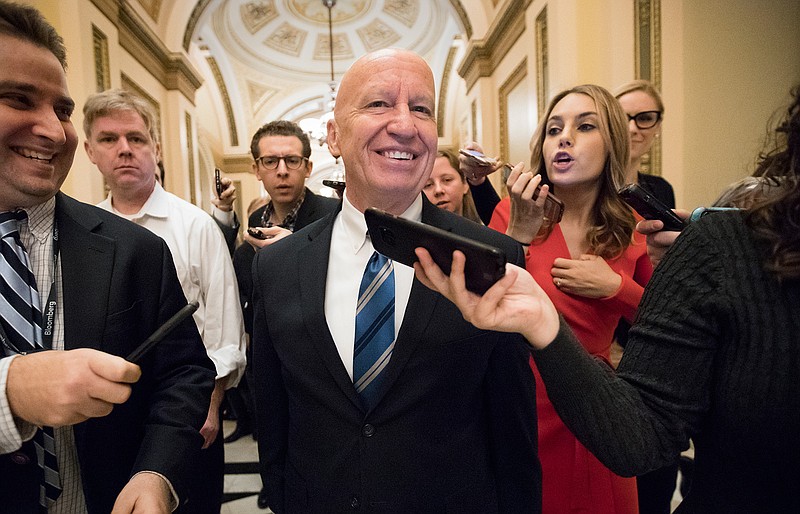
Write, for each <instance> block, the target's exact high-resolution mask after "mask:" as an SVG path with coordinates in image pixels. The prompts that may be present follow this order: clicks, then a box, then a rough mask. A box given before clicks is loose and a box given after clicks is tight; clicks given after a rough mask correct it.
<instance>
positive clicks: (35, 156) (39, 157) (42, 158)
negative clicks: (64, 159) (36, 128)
mask: <svg viewBox="0 0 800 514" xmlns="http://www.w3.org/2000/svg"><path fill="white" fill-rule="evenodd" d="M13 150H14V152H16V153H17V154H19V155H21V156H22V157H25V158H26V159H31V160H33V161H37V162H42V163H45V164H50V163H51V162H52V161H53V157H55V155H50V156H49V157H48V156H47V155H45V154H43V153H41V152H34V151H33V150H27V149H25V148H20V147H16V148H13Z"/></svg>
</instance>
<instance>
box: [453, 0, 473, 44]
mask: <svg viewBox="0 0 800 514" xmlns="http://www.w3.org/2000/svg"><path fill="white" fill-rule="evenodd" d="M450 5H452V6H453V10H454V11H455V13H456V16H457V17H458V21H459V22H460V25H461V28H462V29H464V35H465V36H466V38H467V40H470V39H472V22H471V21H470V19H469V14H467V10H466V9H464V5H463V2H462V1H461V0H450Z"/></svg>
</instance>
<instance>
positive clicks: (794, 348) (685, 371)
mask: <svg viewBox="0 0 800 514" xmlns="http://www.w3.org/2000/svg"><path fill="white" fill-rule="evenodd" d="M775 134H776V141H777V143H778V144H777V145H776V147H775V149H774V150H772V151H768V152H766V153H765V154H763V155H762V156H761V158H760V162H759V165H758V169H757V171H756V175H757V176H763V177H765V180H772V178H773V177H775V183H776V187H780V188H782V191H781V192H780V193H779V194H776V195H770V196H769V197H767V198H764V199H762V200H761V201H759V202H757V203H756V204H755V205H754V206H752V207H751V208H749V209H748V210H747V211H728V212H720V213H715V214H711V215H708V216H705V217H703V218H701V219H700V220H699V221H697V222H695V223H693V224H692V225H691V226H689V227H688V228H687V229H685V230H684V231H683V233H682V234H681V236H680V237H679V238H678V239H677V240H676V242H675V244H674V246H673V247H672V248H671V250H670V251H669V252H668V253H667V255H666V257H665V258H664V260H663V261H662V262H661V264H660V265H659V266H658V267H657V268H656V271H655V274H654V275H653V278H652V279H651V281H650V283H649V284H648V286H647V290H646V291H645V296H644V298H643V299H642V303H641V305H640V307H639V318H638V319H637V322H636V324H635V325H634V327H633V329H632V330H631V333H630V341H629V343H628V347H627V348H626V350H625V354H624V356H623V359H622V362H621V363H620V366H619V368H618V370H617V372H616V373H614V372H613V371H612V370H611V369H609V368H608V367H607V366H605V365H604V364H602V363H600V362H598V361H595V360H593V359H592V358H590V357H589V356H588V355H587V354H586V352H585V351H584V350H583V348H582V347H581V346H580V345H579V344H577V343H576V342H575V339H574V337H573V336H572V334H571V333H570V331H569V329H568V328H567V327H566V325H564V324H563V322H561V323H560V320H559V317H558V314H557V313H556V311H555V309H554V308H553V306H552V303H550V301H549V300H548V298H547V296H546V295H545V294H544V293H543V292H542V291H541V289H539V288H538V287H537V286H536V284H535V282H533V280H532V279H531V277H530V275H528V274H527V273H525V272H524V271H522V270H519V269H516V268H509V272H508V274H507V276H506V277H505V278H504V279H502V280H501V281H500V282H499V283H498V284H497V285H495V286H494V287H493V288H492V289H490V290H489V291H488V292H487V293H486V294H485V295H484V296H483V297H478V296H476V295H474V294H472V293H470V292H468V291H466V289H464V287H463V274H462V270H463V256H461V255H459V254H457V255H456V258H454V261H453V272H452V274H451V277H450V278H449V279H448V278H447V277H446V276H444V275H443V274H442V273H441V271H440V270H439V269H438V268H436V267H435V265H434V264H433V263H432V262H431V260H430V259H429V258H428V256H427V255H426V254H425V252H424V251H420V252H419V253H420V260H421V262H422V264H423V266H424V270H425V272H423V271H422V268H421V267H420V266H419V265H418V276H419V278H420V279H421V280H423V281H425V282H426V283H428V284H429V285H431V286H433V287H435V288H436V289H438V290H440V291H441V292H442V293H443V294H445V295H446V296H448V297H449V298H450V299H452V300H453V301H454V302H455V303H456V305H458V306H459V308H460V309H461V310H462V312H463V314H464V317H465V319H467V320H469V321H470V322H472V323H473V324H475V325H476V326H478V327H480V328H485V329H492V330H505V331H515V332H520V333H522V334H523V335H524V336H525V337H526V338H527V339H528V341H529V342H530V344H531V346H533V348H534V351H533V356H534V359H535V360H536V364H537V366H538V368H539V371H540V372H541V375H542V378H543V379H544V382H545V384H546V385H547V392H548V394H549V396H550V399H551V401H552V402H553V404H554V405H555V407H556V410H557V411H558V413H559V415H560V416H561V418H562V419H563V420H564V421H565V423H566V424H567V425H568V426H569V428H570V429H571V430H572V431H573V432H574V433H575V435H576V436H577V437H578V439H580V440H581V442H583V443H584V444H585V445H586V446H587V447H588V448H589V449H590V450H591V451H592V452H593V453H594V454H595V455H596V456H597V457H598V458H599V459H600V460H601V461H602V462H603V463H604V464H605V465H607V466H608V467H609V468H611V469H612V470H613V471H615V472H616V473H619V474H622V475H638V474H641V473H644V472H647V471H649V470H653V469H657V468H659V467H662V466H664V465H665V464H666V463H668V462H670V461H671V460H672V459H674V456H675V454H676V453H677V452H679V451H681V450H683V449H685V448H686V447H687V445H688V441H689V438H692V439H693V440H694V442H695V471H694V480H693V483H692V489H691V491H690V492H689V494H688V496H687V497H686V498H685V499H684V501H683V503H682V504H681V505H680V507H679V508H678V510H677V511H676V512H678V513H681V514H685V513H726V514H729V513H762V512H763V513H784V512H786V513H797V512H800V487H799V486H800V483H799V482H798V479H797V477H798V475H799V474H800V444H798V436H800V385H799V384H798V380H797V374H798V371H800V344H799V341H798V334H800V88H798V89H796V90H795V91H794V98H793V103H792V105H791V107H790V108H789V110H788V113H787V116H786V118H785V119H784V120H783V122H782V123H781V124H780V126H779V127H778V128H777V130H776V132H775Z"/></svg>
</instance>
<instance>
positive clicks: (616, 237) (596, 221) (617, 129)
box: [531, 84, 636, 259]
mask: <svg viewBox="0 0 800 514" xmlns="http://www.w3.org/2000/svg"><path fill="white" fill-rule="evenodd" d="M572 94H581V95H586V96H588V97H589V98H591V99H592V100H593V101H594V104H595V107H596V109H597V119H598V129H599V130H600V135H601V137H602V138H603V143H604V145H605V147H606V162H605V163H604V164H603V173H602V180H601V183H600V193H599V195H598V197H597V201H596V202H595V204H594V206H593V209H592V220H591V223H592V226H591V227H590V229H589V231H588V232H587V234H586V242H587V243H588V245H589V249H590V251H591V252H592V253H594V254H595V255H599V256H600V257H603V258H606V259H608V258H613V257H616V256H618V255H620V254H621V253H622V252H623V251H624V250H625V248H627V247H628V246H629V245H630V244H631V243H632V242H633V229H634V227H635V225H636V220H635V218H634V217H633V214H632V213H631V210H630V208H629V207H628V206H627V205H626V204H625V202H623V201H622V200H621V199H620V197H619V195H618V194H617V191H618V190H619V188H620V187H622V186H623V184H624V181H625V168H626V166H627V164H628V159H629V156H630V143H629V140H630V135H629V134H628V123H627V116H626V115H625V111H624V110H623V109H622V106H621V105H620V104H619V101H618V100H617V99H616V98H614V97H613V96H612V95H611V93H609V92H608V90H606V89H605V88H603V87H600V86H597V85H594V84H583V85H580V86H575V87H573V88H571V89H567V90H565V91H562V92H561V93H559V94H557V95H556V96H555V97H554V98H553V99H552V100H551V101H550V104H549V105H548V107H547V110H546V111H545V113H544V115H543V116H542V117H541V119H540V120H539V126H538V127H537V128H536V132H535V133H534V134H533V138H532V139H531V169H532V170H533V172H534V173H539V174H541V175H542V183H544V184H547V185H549V186H550V191H552V192H553V193H554V194H555V195H558V191H557V190H556V188H555V187H553V183H552V182H551V181H550V178H549V177H548V176H547V167H546V166H545V162H544V156H543V155H542V146H543V145H544V140H545V137H546V136H547V120H548V118H549V117H550V114H551V113H552V112H553V109H554V108H555V106H556V104H558V103H559V102H560V101H561V100H563V99H564V98H565V97H566V96H568V95H572ZM552 230H553V226H552V225H547V226H543V227H542V230H541V231H540V233H539V234H538V235H537V240H542V239H546V238H547V237H548V236H549V235H550V233H551V232H552Z"/></svg>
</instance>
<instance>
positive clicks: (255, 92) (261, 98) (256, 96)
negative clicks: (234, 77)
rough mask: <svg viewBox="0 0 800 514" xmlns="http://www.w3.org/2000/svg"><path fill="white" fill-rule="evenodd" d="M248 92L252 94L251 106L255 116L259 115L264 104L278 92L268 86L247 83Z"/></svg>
mask: <svg viewBox="0 0 800 514" xmlns="http://www.w3.org/2000/svg"><path fill="white" fill-rule="evenodd" d="M247 92H248V93H249V94H250V106H251V108H252V109H253V114H255V113H257V112H258V111H259V109H261V108H262V107H263V106H264V104H265V103H266V102H267V100H269V99H270V98H272V97H273V96H275V93H277V92H278V90H277V89H273V88H271V87H269V86H267V85H264V84H259V83H257V82H250V81H249V80H248V81H247Z"/></svg>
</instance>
